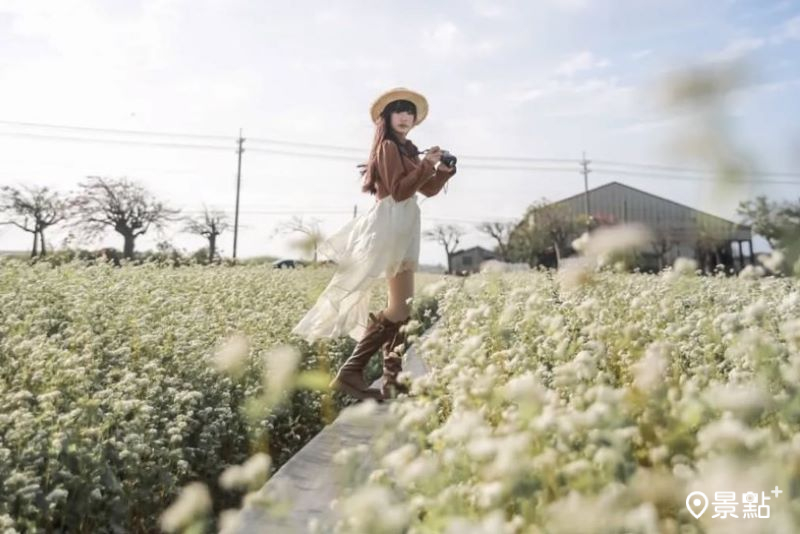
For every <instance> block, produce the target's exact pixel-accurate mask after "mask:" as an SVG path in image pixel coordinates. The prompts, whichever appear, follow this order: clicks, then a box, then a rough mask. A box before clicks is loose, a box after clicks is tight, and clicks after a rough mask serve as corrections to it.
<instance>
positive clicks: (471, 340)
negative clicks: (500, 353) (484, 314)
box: [456, 334, 484, 358]
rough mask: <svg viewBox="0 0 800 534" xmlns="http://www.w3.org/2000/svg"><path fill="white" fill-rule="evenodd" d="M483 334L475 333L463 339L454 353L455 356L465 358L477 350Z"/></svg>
mask: <svg viewBox="0 0 800 534" xmlns="http://www.w3.org/2000/svg"><path fill="white" fill-rule="evenodd" d="M483 338H484V334H476V335H474V336H470V337H468V338H467V339H465V340H464V341H463V342H462V343H461V348H460V349H459V350H458V352H457V353H456V357H457V358H466V357H470V356H472V355H473V354H474V353H476V352H478V350H479V349H480V348H481V345H482V344H483Z"/></svg>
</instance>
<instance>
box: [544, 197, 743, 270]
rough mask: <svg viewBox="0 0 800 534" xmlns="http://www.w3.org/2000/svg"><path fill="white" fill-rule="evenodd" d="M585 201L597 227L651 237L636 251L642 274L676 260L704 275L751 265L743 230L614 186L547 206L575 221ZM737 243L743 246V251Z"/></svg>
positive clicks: (581, 211)
mask: <svg viewBox="0 0 800 534" xmlns="http://www.w3.org/2000/svg"><path fill="white" fill-rule="evenodd" d="M587 200H588V206H589V214H591V215H592V216H593V217H594V218H595V219H596V220H597V221H598V222H600V223H601V224H616V223H624V222H639V223H642V224H645V225H647V226H648V227H649V228H650V229H651V230H652V231H653V233H654V235H655V236H656V242H654V243H652V244H651V247H650V249H649V250H647V249H645V250H643V251H642V257H643V260H644V262H645V264H646V265H644V266H643V267H644V268H652V269H660V268H661V267H663V266H666V265H671V264H672V263H673V262H674V261H675V259H676V258H677V257H678V256H683V257H689V258H694V259H696V260H697V261H698V264H699V266H700V267H701V268H703V269H704V270H706V271H712V270H713V269H714V266H716V265H718V264H722V265H724V266H725V267H726V269H730V268H734V269H737V270H741V269H742V268H744V265H745V264H746V263H750V264H754V263H755V260H754V258H753V237H752V231H751V228H750V227H749V226H747V225H742V224H738V223H735V222H733V221H729V220H726V219H723V218H722V217H717V216H716V215H711V214H709V213H706V212H703V211H700V210H697V209H694V208H692V207H689V206H686V205H683V204H680V203H678V202H674V201H672V200H669V199H666V198H663V197H659V196H657V195H653V194H651V193H647V192H646V191H642V190H640V189H636V188H635V187H631V186H628V185H625V184H622V183H619V182H610V183H607V184H604V185H601V186H599V187H596V188H594V189H590V190H589V191H588V195H586V194H585V193H578V194H576V195H573V196H571V197H567V198H565V199H562V200H559V201H557V202H554V203H553V204H556V205H561V206H566V207H567V208H568V211H569V212H570V213H572V214H574V215H580V214H584V213H586V203H587ZM533 216H534V217H535V212H534V213H533ZM576 237H577V236H576ZM743 243H747V247H746V249H747V250H746V251H745V250H744V249H743V246H742V245H743Z"/></svg>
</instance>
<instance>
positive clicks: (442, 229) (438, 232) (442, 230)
mask: <svg viewBox="0 0 800 534" xmlns="http://www.w3.org/2000/svg"><path fill="white" fill-rule="evenodd" d="M463 235H464V230H462V229H461V228H460V227H459V226H456V225H453V224H439V225H436V226H435V227H433V229H431V230H425V231H424V232H423V233H422V236H423V237H424V238H425V239H428V240H430V241H436V242H437V243H439V244H440V245H442V246H443V247H444V252H445V254H447V274H452V273H453V265H452V259H453V252H455V250H456V248H457V247H458V243H459V241H460V240H461V237H462V236H463Z"/></svg>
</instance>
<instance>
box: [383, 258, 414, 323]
mask: <svg viewBox="0 0 800 534" xmlns="http://www.w3.org/2000/svg"><path fill="white" fill-rule="evenodd" d="M388 284H389V298H388V303H387V306H386V311H385V312H384V314H385V315H386V317H387V318H388V319H390V320H392V321H401V320H404V319H406V318H407V317H409V316H410V315H411V305H410V304H409V303H408V302H406V301H407V300H408V299H409V298H411V297H413V296H414V270H413V269H408V270H405V271H400V272H399V273H397V274H396V275H394V276H393V277H392V278H389V279H388Z"/></svg>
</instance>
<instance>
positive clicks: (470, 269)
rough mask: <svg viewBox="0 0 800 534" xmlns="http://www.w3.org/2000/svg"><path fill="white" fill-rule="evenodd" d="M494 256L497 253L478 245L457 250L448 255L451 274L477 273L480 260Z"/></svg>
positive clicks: (495, 256)
mask: <svg viewBox="0 0 800 534" xmlns="http://www.w3.org/2000/svg"><path fill="white" fill-rule="evenodd" d="M496 258H497V254H495V253H494V252H492V251H491V250H488V249H485V248H483V247H480V246H478V247H472V248H468V249H464V250H457V251H455V252H453V253H452V254H451V255H450V269H451V270H452V272H453V274H466V273H477V272H479V271H480V267H481V262H483V261H485V260H492V259H496Z"/></svg>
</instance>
